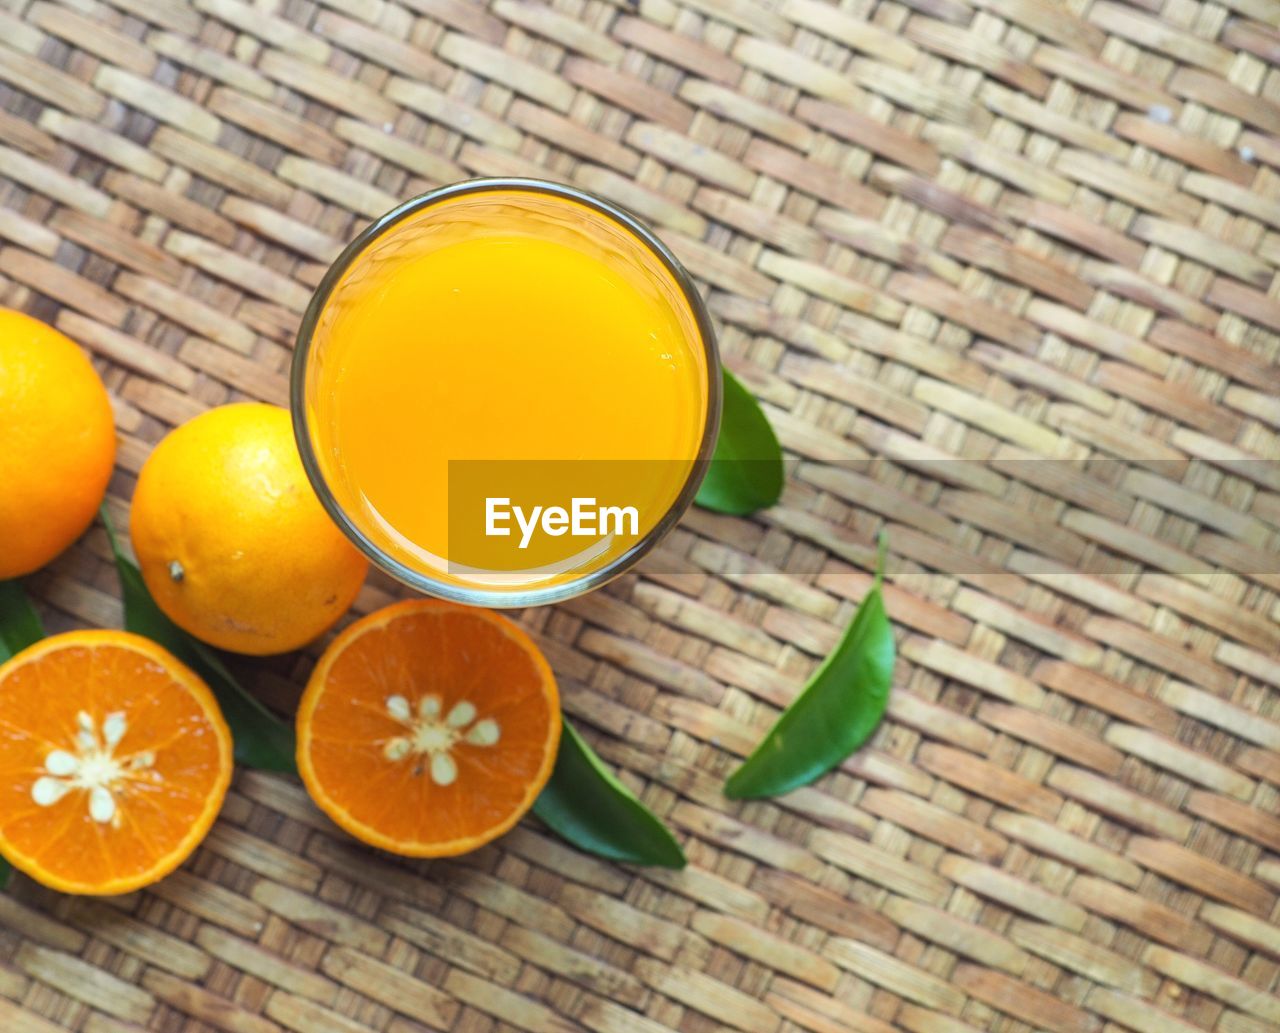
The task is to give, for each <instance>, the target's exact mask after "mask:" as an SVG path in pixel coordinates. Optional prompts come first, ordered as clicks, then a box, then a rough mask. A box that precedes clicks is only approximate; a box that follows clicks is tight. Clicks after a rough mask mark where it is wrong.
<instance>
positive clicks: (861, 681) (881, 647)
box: [724, 536, 895, 800]
mask: <svg viewBox="0 0 1280 1033" xmlns="http://www.w3.org/2000/svg"><path fill="white" fill-rule="evenodd" d="M884 550H885V539H884V537H883V536H882V537H881V539H880V562H879V565H878V568H877V570H876V579H875V583H874V584H873V585H872V586H871V591H870V592H868V593H867V595H866V597H865V598H864V599H863V600H862V604H861V605H860V606H859V607H858V612H857V613H855V614H854V615H853V620H852V621H851V622H850V623H849V627H848V628H846V629H845V633H844V635H843V636H842V637H841V639H840V641H839V643H837V645H836V648H835V649H834V650H832V651H831V653H830V655H828V657H827V658H826V659H825V660H824V661H823V662H822V666H820V667H819V668H818V669H817V670H816V671H815V672H814V674H813V677H812V678H810V679H809V682H808V684H806V685H805V687H804V689H803V691H801V693H800V695H799V696H797V697H796V699H795V700H794V701H793V702H792V704H791V706H789V707H787V709H786V710H785V711H783V713H782V716H781V717H779V718H778V720H777V721H776V722H775V723H774V725H773V727H772V728H771V729H769V732H768V734H767V735H766V736H765V737H764V738H763V739H762V740H761V741H760V745H759V746H757V747H756V748H755V750H754V751H753V752H752V754H751V756H750V757H748V758H747V759H746V761H745V762H744V763H743V764H742V766H741V767H739V768H738V770H737V771H735V772H734V773H733V774H732V775H730V776H729V780H728V781H727V782H726V783H725V787H724V793H725V796H728V797H729V798H730V799H734V800H743V799H754V798H758V797H762V796H779V795H781V794H782V793H786V792H789V791H790V790H792V789H795V788H797V787H799V786H803V785H808V784H809V783H810V782H812V781H813V780H814V779H816V778H818V777H819V776H821V775H824V774H826V773H827V772H828V771H830V770H831V769H832V768H834V767H835V766H836V765H837V764H839V763H840V762H841V761H843V760H844V759H845V758H846V757H848V756H849V755H850V754H851V753H853V751H854V750H856V749H857V748H858V747H859V746H861V745H862V744H863V743H864V742H866V741H867V739H868V738H869V737H870V735H871V733H872V732H874V731H875V730H876V726H877V725H878V724H880V719H881V718H882V717H884V709H885V705H886V704H887V703H888V700H889V686H890V684H891V682H892V680H893V662H894V657H895V648H894V643H893V628H892V626H891V625H890V624H889V617H888V615H887V614H886V613H885V609H884V596H883V594H882V592H881V587H880V583H881V580H882V578H883V575H884Z"/></svg>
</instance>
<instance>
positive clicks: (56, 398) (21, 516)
mask: <svg viewBox="0 0 1280 1033" xmlns="http://www.w3.org/2000/svg"><path fill="white" fill-rule="evenodd" d="M115 460H116V433H115V426H114V420H113V418H112V415H111V403H110V401H108V399H107V389H106V388H105V387H103V386H102V381H101V380H100V379H99V377H98V374H97V373H96V372H95V371H94V368H93V366H92V365H91V364H90V362H89V359H88V358H87V357H86V356H85V353H84V352H82V351H81V350H80V348H79V347H78V346H77V345H76V344H75V343H74V342H73V341H71V340H70V339H69V338H67V337H65V336H63V335H62V334H60V333H59V332H58V331H57V330H55V329H54V328H53V327H51V326H46V325H45V324H44V323H42V322H40V320H38V319H32V318H31V317H30V316H28V315H24V314H23V313H21V312H15V311H13V310H12V309H0V580H3V579H5V578H12V577H21V576H22V575H23V574H30V573H31V572H32V571H33V570H35V569H36V568H38V567H43V566H44V565H45V564H46V563H48V562H49V561H50V560H51V559H53V558H54V557H55V556H57V555H58V553H60V552H62V551H63V550H64V549H66V548H67V546H69V545H70V544H71V543H72V542H74V541H75V540H76V539H77V538H79V537H80V535H81V534H83V533H84V530H85V528H86V527H88V526H89V524H90V523H92V521H93V515H94V513H96V512H97V509H98V506H99V504H100V503H101V502H102V496H103V495H104V494H106V490H107V481H109V480H110V479H111V469H112V467H113V466H114V465H115Z"/></svg>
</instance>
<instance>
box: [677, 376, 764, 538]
mask: <svg viewBox="0 0 1280 1033" xmlns="http://www.w3.org/2000/svg"><path fill="white" fill-rule="evenodd" d="M781 495H782V448H781V446H780V445H779V444H778V438H777V435H775V434H774V433H773V428H772V427H771V426H769V420H768V418H767V417H766V416H765V414H764V412H763V411H762V410H761V409H760V405H759V403H758V402H757V401H756V400H755V399H754V398H753V397H752V396H751V392H750V391H748V390H747V389H746V388H745V387H743V386H742V384H741V382H739V380H738V378H737V377H735V376H734V375H733V374H732V373H730V372H729V371H728V370H727V369H726V370H725V371H724V408H723V412H722V413H721V416H720V436H719V437H718V438H717V439H716V450H715V453H714V455H712V457H711V464H710V466H709V467H708V468H707V476H706V478H705V479H704V480H703V482H702V487H701V488H699V489H698V495H697V498H696V499H695V500H694V501H696V502H697V503H698V505H699V506H702V507H704V508H706V509H714V510H715V511H716V512H718V513H731V514H734V515H735V516H742V515H744V514H747V513H754V512H755V511H756V510H758V509H767V508H768V507H770V506H772V505H773V504H774V503H775V502H777V501H778V499H779V497H780V496H781Z"/></svg>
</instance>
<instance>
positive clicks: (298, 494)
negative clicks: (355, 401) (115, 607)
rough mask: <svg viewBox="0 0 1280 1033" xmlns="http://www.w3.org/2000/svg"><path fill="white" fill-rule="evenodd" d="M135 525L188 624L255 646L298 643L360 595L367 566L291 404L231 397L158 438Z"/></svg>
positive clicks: (149, 567)
mask: <svg viewBox="0 0 1280 1033" xmlns="http://www.w3.org/2000/svg"><path fill="white" fill-rule="evenodd" d="M130 536H131V538H132V540H133V547H134V551H135V552H136V553H137V555H138V565H139V566H140V567H141V568H142V577H143V580H144V581H146V583H147V588H148V589H150V591H151V594H152V595H153V596H154V597H155V600H156V603H157V604H158V605H159V606H160V608H161V609H162V610H163V611H164V612H165V613H166V614H167V615H168V616H169V618H170V619H171V620H172V621H173V622H174V623H175V624H177V625H178V626H179V627H181V628H183V629H185V630H186V631H188V632H190V633H191V634H192V635H195V636H196V637H197V638H199V639H201V640H203V641H205V642H208V643H210V644H211V645H214V646H218V647H220V648H223V649H230V650H234V651H235V652H239V653H250V654H255V655H261V654H267V653H283V652H286V651H288V650H290V649H297V648H298V647H299V646H302V645H305V644H306V643H307V642H310V641H311V640H312V639H314V638H316V637H317V636H318V635H320V634H321V633H323V632H324V631H325V630H327V629H328V628H329V627H330V626H331V625H332V624H333V623H334V622H335V621H336V620H337V619H338V618H339V617H341V616H342V614H343V613H345V612H346V610H347V608H348V607H349V606H350V605H351V602H352V600H353V599H355V597H356V594H357V593H358V592H359V591H360V586H361V584H362V583H363V582H364V576H365V573H366V571H367V569H368V563H367V561H366V560H365V558H364V557H363V556H362V555H361V554H360V553H359V552H358V551H357V550H356V548H355V547H354V546H353V545H351V543H350V542H348V541H347V539H346V538H344V537H343V535H342V533H341V532H340V531H339V530H338V528H337V527H336V526H335V525H334V523H333V521H332V520H330V519H329V515H328V514H327V513H326V512H325V511H324V508H323V507H322V506H321V505H320V500H319V499H318V498H316V494H315V491H314V490H313V489H312V487H311V484H310V482H309V481H308V480H307V476H306V473H305V472H304V470H303V468H302V460H301V459H300V457H299V455H298V449H297V445H296V444H295V442H294V439H293V430H292V425H291V423H290V420H289V414H288V412H287V411H286V410H284V409H281V408H279V407H277V406H273V405H262V404H258V403H240V404H235V405H224V406H222V407H220V408H218V409H211V410H210V411H209V412H206V413H203V414H201V415H200V416H197V417H196V418H195V419H193V420H190V421H189V422H187V423H185V424H183V425H182V426H181V427H179V428H177V429H176V430H174V431H173V432H172V433H170V434H169V435H168V436H167V437H166V438H165V439H164V440H163V441H161V442H160V444H159V445H157V446H156V449H155V451H154V452H152V454H151V456H150V458H149V459H148V460H147V462H146V464H145V465H144V466H143V468H142V473H141V474H140V475H139V477H138V487H137V490H136V491H135V493H134V496H133V509H132V514H131V517H130Z"/></svg>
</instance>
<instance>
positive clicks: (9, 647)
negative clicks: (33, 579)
mask: <svg viewBox="0 0 1280 1033" xmlns="http://www.w3.org/2000/svg"><path fill="white" fill-rule="evenodd" d="M42 638H44V626H43V625H42V624H41V623H40V615H39V614H38V613H36V610H35V607H34V606H32V605H31V600H29V599H28V598H27V593H26V592H24V591H23V590H22V584H21V582H18V581H0V663H4V661H6V660H8V659H9V657H11V656H13V655H14V654H15V653H20V652H22V650H24V649H26V648H27V646H29V645H31V643H32V642H39V641H40V639H42Z"/></svg>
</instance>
